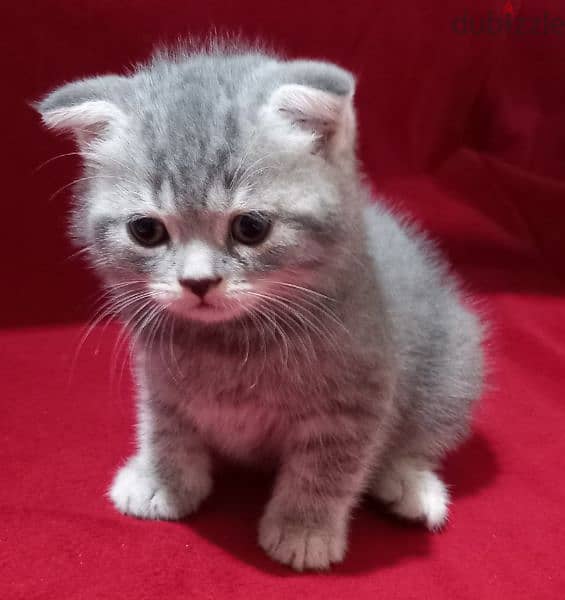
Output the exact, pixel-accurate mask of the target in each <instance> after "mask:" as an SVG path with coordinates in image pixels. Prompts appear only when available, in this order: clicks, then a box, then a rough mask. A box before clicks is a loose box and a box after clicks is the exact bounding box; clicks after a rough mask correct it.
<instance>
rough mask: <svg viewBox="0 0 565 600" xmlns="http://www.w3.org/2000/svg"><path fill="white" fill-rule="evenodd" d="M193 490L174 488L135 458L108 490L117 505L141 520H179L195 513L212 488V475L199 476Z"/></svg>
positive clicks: (119, 508)
mask: <svg viewBox="0 0 565 600" xmlns="http://www.w3.org/2000/svg"><path fill="white" fill-rule="evenodd" d="M194 484H195V485H192V486H191V489H190V490H188V489H187V490H184V491H183V493H179V492H177V491H172V490H170V489H168V488H167V487H165V486H163V484H162V483H161V482H160V481H159V480H158V479H157V478H156V477H155V476H154V475H153V474H151V472H150V471H149V470H148V469H147V468H146V467H144V466H143V464H141V461H140V460H139V459H138V458H137V457H134V458H132V459H130V460H129V461H128V462H127V463H126V464H125V465H124V466H123V467H122V468H121V469H120V470H119V471H118V473H117V475H116V477H115V479H114V482H113V483H112V486H111V487H110V490H109V492H108V496H109V497H110V500H111V501H112V502H113V504H114V506H115V507H116V508H117V509H118V510H119V511H120V512H121V513H124V514H128V515H133V516H134V517H139V518H141V519H162V520H176V519H181V518H182V517H185V516H186V515H188V514H190V513H192V512H194V511H195V510H196V509H197V508H198V506H199V505H200V503H201V502H202V501H203V500H204V499H205V498H206V496H208V494H209V493H210V491H211V481H210V478H209V477H206V478H204V477H203V476H201V477H200V480H199V481H195V482H194Z"/></svg>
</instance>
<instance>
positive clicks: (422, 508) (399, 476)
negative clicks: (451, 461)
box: [369, 457, 449, 530]
mask: <svg viewBox="0 0 565 600" xmlns="http://www.w3.org/2000/svg"><path fill="white" fill-rule="evenodd" d="M369 493H370V494H371V495H372V496H373V497H375V498H376V499H378V500H380V501H382V502H384V503H386V504H387V505H388V506H389V508H390V510H391V511H392V512H393V513H395V514H397V515H398V516H400V517H403V518H405V519H412V520H417V521H423V522H424V523H425V524H426V526H427V527H428V528H429V529H431V530H437V529H440V528H441V527H442V526H443V525H444V524H445V522H446V521H447V516H448V505H449V494H448V491H447V488H446V486H445V484H444V483H443V481H441V479H440V478H439V477H438V476H437V475H436V473H435V472H434V471H433V465H431V464H430V463H429V462H427V461H425V460H424V459H417V458H413V457H406V458H395V459H393V460H391V461H388V462H387V464H386V466H384V465H383V467H382V468H381V469H380V470H379V472H378V473H377V475H376V476H375V477H374V479H373V481H372V483H371V486H370V489H369Z"/></svg>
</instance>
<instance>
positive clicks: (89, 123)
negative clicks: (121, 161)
mask: <svg viewBox="0 0 565 600" xmlns="http://www.w3.org/2000/svg"><path fill="white" fill-rule="evenodd" d="M42 118H43V122H44V123H45V125H47V127H49V128H50V129H58V130H62V131H72V132H73V133H74V134H75V135H76V137H77V140H78V141H79V145H82V144H83V143H86V142H89V141H91V140H92V139H93V138H95V137H97V135H98V133H99V132H100V131H101V130H103V129H104V128H106V127H124V126H125V125H126V123H127V121H128V119H127V117H126V115H125V114H124V113H123V112H122V111H121V110H120V109H119V108H118V107H117V106H116V105H115V104H114V103H113V102H108V101H107V100H87V101H86V102H81V103H80V104H77V105H71V106H65V107H62V108H56V109H53V110H49V111H46V112H44V113H43V114H42Z"/></svg>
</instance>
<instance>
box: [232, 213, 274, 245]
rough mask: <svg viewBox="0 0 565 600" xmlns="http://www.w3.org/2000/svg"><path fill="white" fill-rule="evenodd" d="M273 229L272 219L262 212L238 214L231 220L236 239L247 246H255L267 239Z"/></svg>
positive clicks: (233, 234)
mask: <svg viewBox="0 0 565 600" xmlns="http://www.w3.org/2000/svg"><path fill="white" fill-rule="evenodd" d="M269 231H271V221H270V220H269V219H268V218H267V217H266V216H265V215H262V214H261V213H245V214H243V215H238V216H237V217H235V218H234V219H233V221H232V222H231V235H232V237H233V239H234V240H236V241H238V242H239V243H241V244H245V245H246V246H255V245H257V244H260V243H261V242H262V241H264V240H265V238H266V237H267V235H269Z"/></svg>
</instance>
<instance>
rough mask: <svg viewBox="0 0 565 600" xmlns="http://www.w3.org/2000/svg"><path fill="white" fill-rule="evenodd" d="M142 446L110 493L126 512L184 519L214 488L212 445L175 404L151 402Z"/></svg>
mask: <svg viewBox="0 0 565 600" xmlns="http://www.w3.org/2000/svg"><path fill="white" fill-rule="evenodd" d="M138 440H139V442H138V443H139V450H138V452H137V454H135V455H134V456H132V457H131V458H130V459H129V460H128V462H127V463H126V464H125V465H124V466H123V467H122V468H121V469H120V470H119V471H118V473H117V475H116V477H115V479H114V482H113V483H112V486H111V487H110V490H109V492H108V495H109V497H110V499H111V500H112V502H113V503H114V505H115V506H116V508H117V509H118V510H119V511H120V512H122V513H125V514H130V515H134V516H136V517H141V518H144V519H179V518H181V517H183V516H185V515H188V514H190V513H192V512H194V511H195V510H196V509H197V508H198V507H199V505H200V503H201V502H202V501H203V500H204V499H205V498H206V497H207V496H208V495H209V494H210V492H211V490H212V478H211V473H210V471H211V461H210V456H209V453H208V450H207V448H206V447H205V446H204V444H203V443H202V441H201V440H200V438H199V436H198V434H197V432H196V431H195V430H194V429H193V428H192V427H191V426H190V424H189V423H187V422H185V421H184V420H182V419H181V417H180V416H179V415H178V414H176V413H175V412H174V411H172V410H171V409H170V408H168V407H165V406H162V405H159V404H158V403H154V404H153V403H149V402H145V403H143V404H142V405H141V407H140V414H139V423H138Z"/></svg>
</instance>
